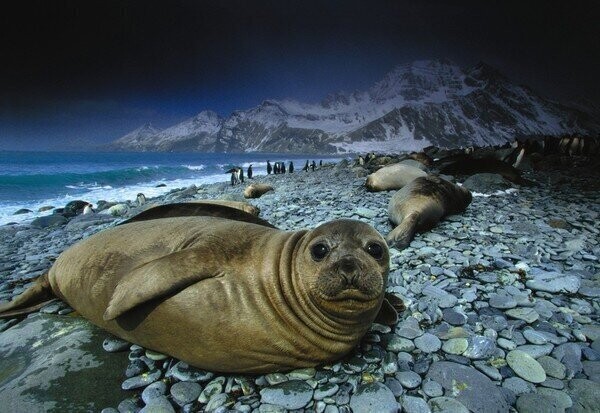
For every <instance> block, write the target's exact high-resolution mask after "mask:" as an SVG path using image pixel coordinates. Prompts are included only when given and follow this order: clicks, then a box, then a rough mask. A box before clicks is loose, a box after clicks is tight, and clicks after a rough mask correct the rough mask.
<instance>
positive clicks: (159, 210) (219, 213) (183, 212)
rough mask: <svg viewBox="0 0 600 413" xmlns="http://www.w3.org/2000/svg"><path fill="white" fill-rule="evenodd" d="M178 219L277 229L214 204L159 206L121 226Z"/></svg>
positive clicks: (252, 217) (241, 212)
mask: <svg viewBox="0 0 600 413" xmlns="http://www.w3.org/2000/svg"><path fill="white" fill-rule="evenodd" d="M176 217H217V218H227V219H231V220H234V221H242V222H249V223H251V224H257V225H262V226H265V227H269V228H275V227H274V226H273V225H271V224H269V223H268V222H267V221H265V220H264V219H261V218H259V217H257V216H256V215H253V214H250V213H248V212H246V211H243V210H241V209H239V208H234V207H231V206H227V205H222V204H218V203H214V202H183V203H175V204H166V205H159V206H155V207H152V208H149V209H147V210H145V211H143V212H140V213H139V214H137V215H136V216H134V217H132V218H129V219H128V220H126V221H123V222H121V223H120V224H119V225H124V224H129V223H131V222H138V221H148V220H151V219H161V218H176Z"/></svg>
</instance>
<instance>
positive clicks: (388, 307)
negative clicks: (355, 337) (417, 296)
mask: <svg viewBox="0 0 600 413" xmlns="http://www.w3.org/2000/svg"><path fill="white" fill-rule="evenodd" d="M405 309H406V307H405V306H404V302H403V301H402V300H401V299H400V298H399V297H398V296H396V295H394V294H391V293H385V297H384V298H383V303H382V304H381V309H380V310H379V313H378V314H377V317H376V318H375V322H376V323H379V324H383V325H386V326H394V325H396V323H397V322H398V313H399V312H402V311H404V310H405Z"/></svg>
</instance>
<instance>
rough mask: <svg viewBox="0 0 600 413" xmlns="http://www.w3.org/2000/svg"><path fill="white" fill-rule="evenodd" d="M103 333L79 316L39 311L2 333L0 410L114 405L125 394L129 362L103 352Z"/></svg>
mask: <svg viewBox="0 0 600 413" xmlns="http://www.w3.org/2000/svg"><path fill="white" fill-rule="evenodd" d="M105 337H106V332H105V331H104V330H101V329H100V328H98V327H96V326H94V325H92V324H91V323H90V322H88V321H87V320H85V319H83V318H81V317H62V316H58V315H54V314H41V313H35V314H32V315H30V316H29V317H27V318H25V319H24V320H22V321H21V322H19V323H18V324H16V325H14V326H12V327H11V328H10V329H8V330H6V331H4V332H2V334H0V406H2V407H1V408H0V410H2V411H5V412H42V411H43V412H49V411H57V412H58V411H60V412H66V411H100V410H101V409H102V408H104V407H106V406H117V405H118V404H119V403H120V402H121V401H122V400H123V399H125V398H127V396H128V393H127V392H125V391H123V390H121V382H122V381H123V372H124V371H125V368H126V367H127V363H128V360H127V357H123V354H118V353H109V352H106V351H104V350H103V349H102V342H103V341H104V338H105ZM99 383H101V384H102V385H101V387H100V388H99ZM102 388H105V389H110V391H99V390H100V389H102Z"/></svg>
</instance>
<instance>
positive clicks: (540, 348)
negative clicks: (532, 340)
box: [517, 343, 554, 360]
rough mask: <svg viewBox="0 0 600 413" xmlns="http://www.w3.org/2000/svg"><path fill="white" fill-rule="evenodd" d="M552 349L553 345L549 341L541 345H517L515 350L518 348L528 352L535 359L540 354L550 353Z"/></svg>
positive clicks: (540, 355)
mask: <svg viewBox="0 0 600 413" xmlns="http://www.w3.org/2000/svg"><path fill="white" fill-rule="evenodd" d="M553 349H554V346H553V345H552V344H550V343H546V344H541V345H537V344H524V345H522V346H519V347H517V350H520V351H523V352H525V353H527V354H529V355H530V356H531V357H533V358H534V359H536V360H537V359H538V358H540V357H542V356H547V355H548V354H550V353H552V350H553Z"/></svg>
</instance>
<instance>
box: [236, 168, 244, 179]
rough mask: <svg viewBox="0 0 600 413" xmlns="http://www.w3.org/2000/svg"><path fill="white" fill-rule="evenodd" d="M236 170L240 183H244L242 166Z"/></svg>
mask: <svg viewBox="0 0 600 413" xmlns="http://www.w3.org/2000/svg"><path fill="white" fill-rule="evenodd" d="M237 170H238V171H239V173H240V181H242V183H244V168H237Z"/></svg>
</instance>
